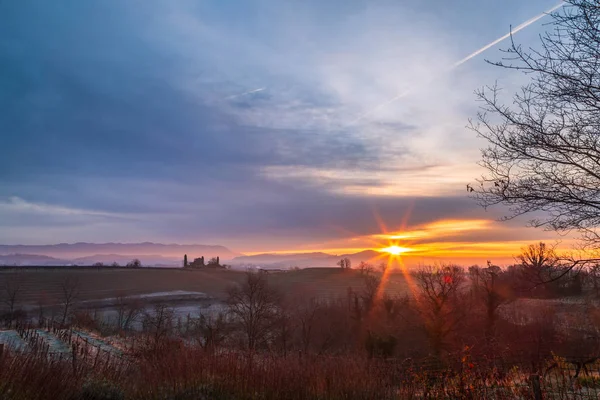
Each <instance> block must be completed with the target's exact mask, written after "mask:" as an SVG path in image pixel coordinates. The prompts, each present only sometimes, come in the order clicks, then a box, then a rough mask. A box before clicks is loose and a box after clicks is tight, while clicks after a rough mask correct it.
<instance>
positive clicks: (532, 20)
mask: <svg viewBox="0 0 600 400" xmlns="http://www.w3.org/2000/svg"><path fill="white" fill-rule="evenodd" d="M564 4H565V3H564V2H561V3H560V4H557V5H555V6H554V7H552V8H551V9H549V10H547V11H545V12H543V13H541V14H539V15H536V16H535V17H533V18H531V19H529V20H527V21H525V22H523V23H522V24H520V25H518V26H517V27H516V28H515V29H513V30H511V32H509V33H507V34H506V35H504V36H501V37H499V38H498V39H496V40H494V41H493V42H490V43H488V44H486V45H485V46H483V47H482V48H480V49H479V50H476V51H474V52H473V53H471V54H469V55H468V56H466V57H465V58H463V59H462V60H459V61H457V62H455V63H454V64H452V66H450V67H449V68H448V69H446V70H445V71H444V72H449V71H451V70H453V69H454V68H456V67H458V66H460V65H462V64H464V63H466V62H467V61H469V60H470V59H472V58H473V57H477V56H478V55H479V54H481V53H483V52H484V51H486V50H487V49H489V48H490V47H493V46H495V45H497V44H498V43H500V42H502V41H503V40H506V39H507V38H509V37H510V35H512V34H515V33H517V32H519V31H520V30H521V29H525V28H527V27H528V26H529V25H531V24H533V23H534V22H536V21H537V20H539V19H541V18H543V17H544V16H546V15H548V14H550V13H551V12H553V11H555V10H557V9H559V8H560V7H562V6H563V5H564ZM435 78H437V76H434V77H432V78H430V79H429V80H428V81H426V82H423V83H422V84H421V85H419V86H422V85H423V84H427V83H430V82H431V81H433V80H434V79H435ZM415 88H416V87H414V86H413V87H411V88H408V89H406V90H404V91H403V92H401V93H399V94H398V95H396V96H394V97H392V98H391V99H389V100H387V101H385V102H384V103H381V104H379V105H378V106H376V107H374V108H372V109H371V110H369V111H367V112H365V113H363V114H361V115H360V116H359V117H358V118H356V119H355V120H354V121H352V122H350V125H354V124H355V123H357V122H358V121H360V120H362V119H364V118H365V117H368V116H369V115H372V114H374V113H375V112H377V111H379V110H380V109H382V108H383V107H385V106H387V105H389V104H391V103H393V102H395V101H396V100H399V99H401V98H402V97H404V96H406V95H407V94H409V93H411V92H412V91H413V90H414V89H415Z"/></svg>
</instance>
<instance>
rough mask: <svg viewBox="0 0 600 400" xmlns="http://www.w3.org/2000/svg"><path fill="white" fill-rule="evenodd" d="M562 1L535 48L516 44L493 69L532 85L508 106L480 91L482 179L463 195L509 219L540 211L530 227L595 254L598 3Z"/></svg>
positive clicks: (599, 171)
mask: <svg viewBox="0 0 600 400" xmlns="http://www.w3.org/2000/svg"><path fill="white" fill-rule="evenodd" d="M565 3H566V5H565V6H564V7H562V8H560V9H559V10H557V11H555V12H554V13H552V24H553V25H552V26H553V28H554V29H553V30H551V31H549V32H548V33H546V34H545V35H544V36H542V37H541V43H540V48H539V49H538V50H534V49H524V48H522V47H521V46H520V45H517V44H515V43H514V41H513V42H512V45H511V47H510V48H509V49H508V50H507V54H508V57H507V59H506V60H505V61H501V62H497V63H494V64H495V65H498V66H500V67H504V68H509V69H515V70H518V71H522V72H524V73H526V74H527V75H528V76H529V77H531V81H530V83H529V84H527V85H526V86H524V87H523V88H522V89H521V91H520V92H519V93H518V94H516V95H515V96H514V97H513V99H512V101H509V102H508V103H506V102H505V100H504V99H503V98H502V96H501V94H500V91H499V89H498V88H497V87H492V88H485V89H482V90H481V91H479V92H478V93H477V95H478V99H479V100H481V101H482V103H483V107H482V110H481V111H480V113H479V114H478V118H477V120H478V121H477V122H471V125H470V126H471V128H472V129H473V130H474V131H475V132H477V133H478V135H479V136H480V137H482V138H484V139H486V140H487V141H488V143H489V146H488V147H487V148H486V149H484V150H483V151H482V161H481V165H483V167H485V168H486V169H487V175H485V176H483V177H482V178H481V179H480V180H478V184H477V185H475V186H473V187H471V186H468V187H467V189H468V190H469V191H470V192H474V194H475V196H476V198H477V199H478V200H479V201H480V203H481V204H482V205H483V206H484V207H488V206H492V205H496V204H505V205H508V206H509V207H510V214H509V215H507V218H513V217H515V216H518V215H523V214H528V213H531V212H536V211H541V213H538V214H536V217H535V219H533V220H532V221H531V223H532V225H533V226H536V227H545V228H547V229H551V230H555V231H559V232H570V231H573V230H575V231H578V232H580V233H581V234H582V239H583V240H584V242H583V243H585V245H587V246H590V247H593V248H598V247H600V235H599V234H598V231H597V228H598V226H599V225H600V140H599V136H598V126H599V125H600V29H598V21H600V5H599V4H598V2H597V1H595V0H567V1H566V2H565ZM507 104H508V105H507ZM580 265H582V261H581V260H580V261H579V262H578V263H572V265H571V266H570V267H571V268H572V267H575V266H580Z"/></svg>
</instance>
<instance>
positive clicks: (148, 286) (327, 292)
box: [0, 268, 406, 306]
mask: <svg viewBox="0 0 600 400" xmlns="http://www.w3.org/2000/svg"><path fill="white" fill-rule="evenodd" d="M244 274H245V273H244V272H241V271H234V270H217V269H215V270H208V269H207V270H184V269H173V268H169V269H167V268H165V269H159V268H140V269H125V268H64V269H60V268H23V269H21V270H19V273H18V280H19V282H20V290H19V295H18V297H19V299H18V301H19V303H20V304H23V305H31V306H34V305H37V304H38V303H39V302H42V303H44V304H47V305H48V304H56V303H59V302H60V301H61V297H62V294H61V290H62V284H63V282H65V281H66V280H72V281H76V282H77V292H78V296H77V297H78V300H79V301H89V300H99V299H104V298H111V297H115V296H116V295H127V296H132V295H142V294H150V293H157V292H171V291H176V290H181V291H189V292H202V293H205V294H207V295H208V296H210V297H212V298H214V299H217V300H224V299H225V297H226V290H227V288H228V287H230V286H231V285H234V284H236V283H239V282H242V281H243V279H244ZM14 276H15V269H1V270H0V284H1V283H2V282H3V281H5V280H7V279H13V277H14ZM268 279H269V281H270V283H272V284H273V286H274V287H275V288H277V289H279V290H280V291H281V292H282V293H285V294H295V293H301V294H303V295H310V296H317V297H335V296H343V295H345V294H346V292H347V290H348V288H349V287H351V288H353V289H354V290H362V288H363V286H364V279H363V276H362V275H361V274H360V273H359V272H358V271H344V270H341V269H337V268H308V269H303V270H299V271H289V272H274V273H269V274H268ZM388 291H389V292H391V293H397V294H402V293H404V292H405V291H406V284H405V280H404V278H403V277H402V275H400V274H392V277H391V278H390V284H389V286H388Z"/></svg>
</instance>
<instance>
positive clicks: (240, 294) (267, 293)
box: [227, 272, 280, 350]
mask: <svg viewBox="0 0 600 400" xmlns="http://www.w3.org/2000/svg"><path fill="white" fill-rule="evenodd" d="M227 294H228V296H227V305H228V306H229V312H230V313H231V315H232V316H233V317H234V318H235V319H236V320H237V321H238V323H239V324H240V327H241V329H242V331H243V333H244V335H245V339H246V346H247V348H248V349H250V350H254V349H255V348H256V347H257V346H258V345H259V344H260V343H261V342H262V341H264V340H265V339H266V337H267V334H268V332H269V330H270V329H271V327H272V324H273V322H274V320H275V317H276V316H277V312H278V308H279V301H280V295H279V293H278V292H277V291H276V290H275V289H273V288H271V287H270V286H269V284H268V282H267V278H266V275H265V274H264V273H261V272H258V273H255V272H248V273H246V280H245V282H244V283H243V284H242V285H239V286H233V287H231V288H230V289H229V290H228V293H227Z"/></svg>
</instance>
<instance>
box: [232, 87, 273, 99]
mask: <svg viewBox="0 0 600 400" xmlns="http://www.w3.org/2000/svg"><path fill="white" fill-rule="evenodd" d="M265 89H266V87H262V88H258V89H254V90H250V91H248V92H244V93H240V94H234V95H233V96H229V97H225V98H224V99H223V100H231V99H235V98H236V97H240V96H245V95H247V94H251V93H256V92H262V91H263V90H265Z"/></svg>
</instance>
